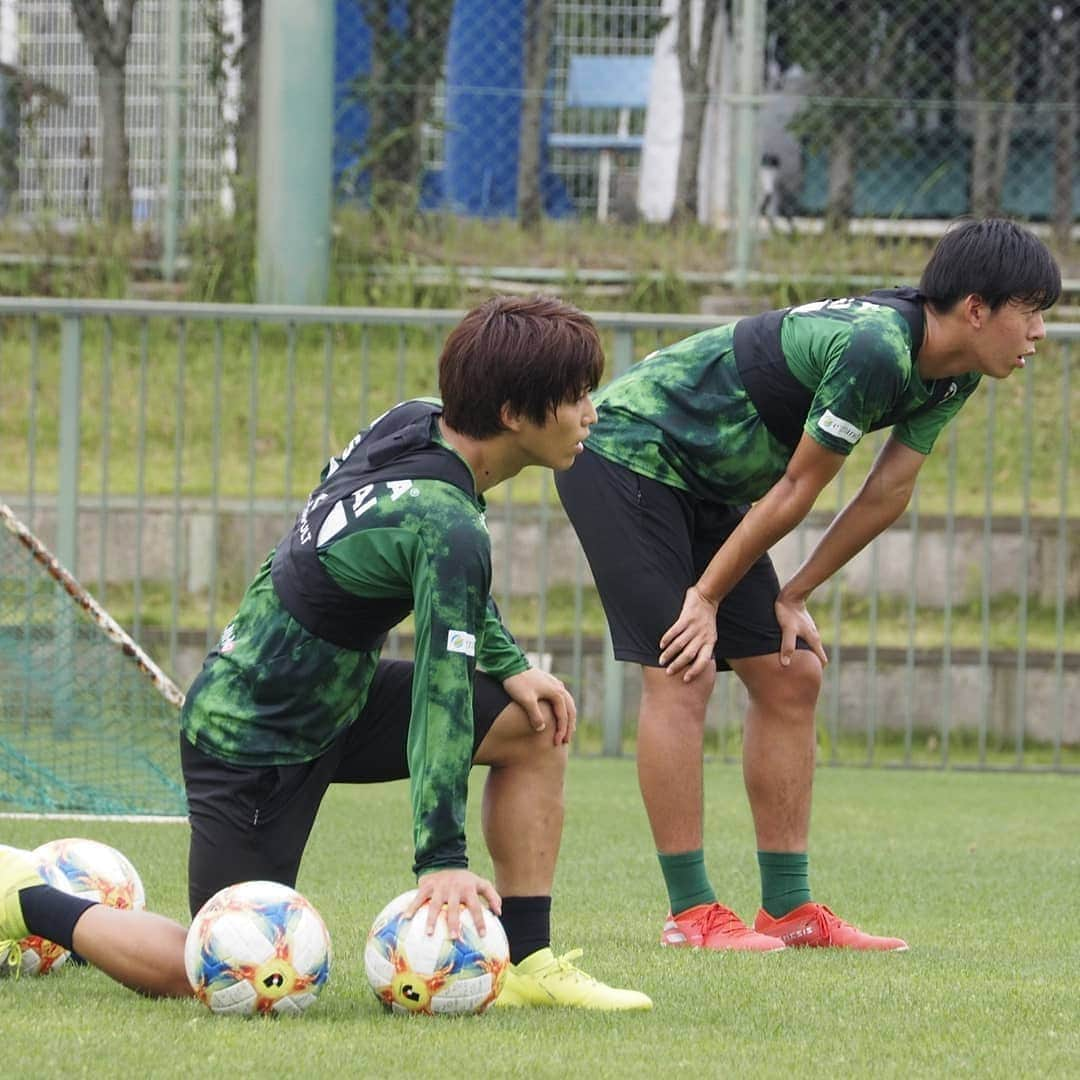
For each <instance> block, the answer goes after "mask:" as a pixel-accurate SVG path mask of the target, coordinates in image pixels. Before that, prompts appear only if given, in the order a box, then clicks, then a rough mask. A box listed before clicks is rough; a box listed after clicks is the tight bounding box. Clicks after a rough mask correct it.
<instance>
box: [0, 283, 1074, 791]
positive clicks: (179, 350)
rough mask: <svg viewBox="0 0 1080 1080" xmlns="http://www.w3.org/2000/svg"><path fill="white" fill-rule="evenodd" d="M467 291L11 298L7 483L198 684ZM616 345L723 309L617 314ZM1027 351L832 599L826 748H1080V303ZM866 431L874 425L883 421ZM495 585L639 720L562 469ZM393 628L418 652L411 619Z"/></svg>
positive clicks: (532, 630) (513, 525)
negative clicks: (314, 495) (1079, 365)
mask: <svg viewBox="0 0 1080 1080" xmlns="http://www.w3.org/2000/svg"><path fill="white" fill-rule="evenodd" d="M460 315H461V312H458V311H446V310H438V311H415V310H404V309H376V308H363V309H345V308H316V307H266V306H246V305H212V304H181V303H151V302H136V301H124V302H119V301H118V302H110V301H60V300H14V299H9V300H0V498H2V499H3V500H4V501H6V502H8V503H9V504H10V505H12V506H13V508H14V509H15V510H16V512H17V513H18V514H19V515H20V516H21V517H22V518H23V519H24V520H25V521H27V522H28V523H29V524H30V525H31V527H32V528H33V529H34V530H35V531H36V532H37V533H38V534H39V535H40V536H41V537H42V539H44V540H45V541H46V542H47V543H48V544H49V545H50V546H51V547H52V548H53V550H54V551H55V552H56V554H57V555H58V556H59V557H60V559H61V561H62V562H63V563H64V564H65V565H66V566H68V567H70V568H72V569H73V570H74V571H75V573H76V576H77V577H79V578H80V580H81V581H82V582H83V583H84V584H85V585H86V586H88V587H89V588H90V589H91V591H93V592H94V594H95V595H96V596H97V598H98V599H99V600H100V601H101V602H102V603H103V604H104V605H105V606H106V607H107V608H108V609H109V610H110V611H112V612H113V613H114V614H119V615H120V616H121V617H122V620H123V621H125V622H126V623H127V624H128V625H129V628H130V629H131V631H132V633H133V635H134V636H135V638H136V639H137V640H139V641H140V642H141V643H143V644H144V645H145V646H146V647H147V648H148V649H149V651H151V653H152V654H154V655H155V658H156V659H158V661H159V662H160V663H161V664H162V666H163V667H164V668H165V669H166V670H167V671H168V672H169V673H170V674H171V675H173V677H175V678H176V679H177V680H178V681H179V682H180V683H181V684H185V683H186V682H187V681H188V680H189V679H190V677H191V676H192V675H193V674H194V672H195V670H197V667H198V664H199V663H201V660H202V656H203V654H204V652H205V649H206V647H207V645H208V644H209V643H211V642H212V641H213V640H214V639H215V638H216V637H217V634H218V633H219V631H220V628H221V626H222V625H224V623H225V622H226V621H227V619H228V617H229V615H230V614H231V613H232V610H233V607H234V605H235V603H236V602H237V600H238V599H239V596H240V593H241V592H242V590H243V587H244V586H245V584H246V582H247V580H248V579H249V578H250V576H251V574H252V573H253V572H254V569H255V567H256V566H257V564H258V562H259V561H260V560H261V558H262V557H263V555H264V554H265V552H266V551H267V550H269V548H270V546H272V545H273V543H274V542H275V541H276V540H277V538H278V536H279V535H280V534H281V532H283V531H284V529H285V528H286V527H287V526H288V525H289V524H290V523H291V521H292V518H293V515H294V514H295V512H296V509H297V507H298V505H299V503H300V502H301V501H302V499H303V497H304V495H305V494H306V492H307V490H308V488H310V487H311V486H313V485H314V483H315V481H316V479H317V476H318V471H319V469H320V468H321V466H322V464H323V462H324V461H325V459H326V457H327V456H329V454H330V453H331V452H334V451H336V450H337V449H339V448H340V446H342V445H344V443H345V442H347V441H348V439H349V438H350V437H351V436H352V434H353V433H354V432H355V431H356V430H357V429H358V428H359V427H360V426H363V424H364V423H366V422H367V421H369V420H370V419H371V418H373V417H374V416H376V415H377V414H378V413H379V412H381V411H382V410H383V409H384V408H386V407H387V406H388V405H389V404H392V403H393V402H394V401H396V400H400V399H401V398H403V397H408V396H412V395H415V394H420V393H431V392H433V391H434V390H435V387H436V378H435V361H436V358H437V355H438V352H439V347H440V344H441V338H442V335H443V334H444V333H445V332H446V331H447V330H448V329H449V328H450V327H451V326H452V325H453V324H455V323H456V322H457V320H458V319H459V318H460ZM594 319H595V321H596V322H597V324H598V325H599V327H600V328H601V330H602V332H603V334H604V335H605V339H606V343H607V351H608V357H609V370H613V371H614V372H618V371H621V370H625V369H626V368H627V367H628V366H629V365H630V364H631V363H632V362H633V361H634V360H635V359H638V358H640V357H642V356H644V355H645V354H646V353H648V352H649V351H651V350H652V349H653V348H655V347H656V346H657V344H660V343H663V342H667V341H672V340H675V339H677V338H679V337H682V336H685V335H687V334H689V333H692V332H694V331H696V330H699V329H703V328H705V327H707V326H712V325H715V323H716V322H717V321H720V320H718V319H716V318H715V317H708V316H669V315H641V314H638V315H629V314H614V313H597V314H595V315H594ZM1049 338H1050V340H1049V342H1047V343H1046V345H1045V346H1044V347H1043V349H1041V350H1040V353H1039V355H1038V357H1037V358H1035V360H1034V361H1033V362H1031V363H1029V365H1028V367H1027V368H1026V369H1025V371H1024V372H1023V373H1021V374H1020V375H1018V376H1017V377H1016V378H1014V379H1011V380H1009V381H1008V382H1005V383H1000V384H998V383H991V384H989V385H988V386H987V387H985V388H984V389H982V390H980V391H979V393H978V394H977V395H976V397H975V398H974V399H973V400H972V402H971V403H970V404H969V405H968V406H967V407H966V408H965V409H964V410H963V411H962V412H961V414H960V418H959V420H958V422H957V423H956V424H954V425H952V426H951V427H950V428H949V429H947V431H946V433H945V435H944V436H943V437H942V440H941V441H940V443H939V446H938V448H937V449H936V450H935V452H934V454H932V455H931V458H930V461H929V462H928V465H927V466H926V467H925V468H924V470H923V476H922V477H921V478H920V483H919V487H918V490H917V492H916V495H915V498H914V499H913V501H912V505H911V506H910V507H909V510H908V512H907V513H906V514H905V515H904V517H903V518H902V519H901V520H900V521H899V522H898V523H897V524H896V525H894V527H893V528H892V529H891V530H890V531H889V532H888V533H887V534H885V535H883V536H882V537H880V538H879V539H878V540H877V541H875V543H874V544H873V545H872V546H871V547H870V548H869V549H868V550H867V551H865V552H863V553H862V554H861V555H860V556H859V557H857V558H856V559H855V560H853V561H852V563H851V564H849V566H847V567H845V568H844V570H843V571H842V572H841V573H839V574H838V575H837V576H836V578H835V579H834V580H833V581H832V582H830V583H828V584H827V585H826V586H823V587H822V589H821V590H820V593H819V595H818V596H816V597H815V598H814V602H813V604H812V608H813V610H814V612H815V615H816V618H817V620H818V623H819V626H820V627H821V629H822V631H823V635H824V637H825V639H826V642H827V645H828V648H829V650H830V654H831V657H832V662H831V664H830V665H829V668H828V669H827V673H826V686H825V689H824V692H823V694H822V700H821V704H820V732H821V748H820V753H821V760H822V761H825V762H829V763H836V764H840V763H850V762H858V763H868V764H899V765H906V766H918V765H927V766H938V767H940V766H951V765H963V764H971V765H974V766H977V767H984V768H990V767H1007V768H1036V767H1049V768H1054V769H1061V770H1063V769H1068V768H1072V767H1075V766H1077V765H1078V764H1080V710H1078V709H1077V708H1076V706H1077V704H1080V543H1078V541H1080V522H1078V520H1077V518H1076V517H1075V516H1074V515H1075V514H1076V512H1077V511H1076V496H1077V488H1078V484H1080V469H1078V467H1077V466H1078V460H1077V459H1078V455H1080V440H1077V439H1075V437H1073V436H1072V432H1071V426H1072V424H1073V422H1074V421H1075V420H1076V419H1077V418H1078V417H1080V386H1078V385H1077V381H1076V379H1075V375H1074V373H1073V371H1072V367H1073V362H1072V356H1073V348H1074V343H1075V342H1076V340H1077V339H1078V338H1080V325H1073V324H1052V325H1051V326H1050V328H1049ZM865 441H866V442H867V443H870V442H871V441H872V440H865ZM873 451H874V446H872V445H867V446H866V447H860V448H858V449H857V450H856V453H855V454H854V455H853V458H854V460H853V461H852V462H851V463H849V464H848V466H847V468H846V469H845V470H843V471H842V472H841V474H840V477H839V478H838V480H837V481H836V482H835V484H834V486H833V487H832V488H831V489H830V490H829V491H827V492H826V493H825V494H824V495H823V497H822V500H820V502H819V507H818V508H817V509H816V510H815V511H814V512H813V513H812V514H811V515H810V516H809V517H808V518H807V520H806V521H805V522H804V523H803V524H802V525H801V526H800V527H799V529H798V530H797V531H796V532H795V533H793V534H792V535H791V536H790V537H788V538H786V539H785V540H784V541H783V542H782V543H781V544H780V545H778V546H777V548H776V549H774V552H773V556H774V560H775V561H776V563H777V566H778V570H779V572H780V574H781V577H783V576H784V574H785V573H786V572H790V570H792V569H793V568H794V567H795V566H796V565H797V564H798V562H799V561H801V559H802V558H803V556H804V555H805V554H806V552H807V551H808V550H809V548H810V546H811V545H812V544H813V543H814V542H815V540H816V538H817V536H819V535H820V533H821V531H822V530H823V528H824V526H825V524H827V522H828V520H829V519H830V518H831V515H832V513H833V512H834V511H835V509H836V507H838V506H839V505H841V504H842V502H843V501H844V499H845V497H846V496H847V495H850V493H851V492H852V491H853V490H854V486H855V484H856V483H857V476H858V472H859V470H860V468H863V467H864V466H865V464H867V463H868V461H869V455H870V454H872V452H873ZM489 524H490V527H491V532H492V540H493V558H494V565H495V578H494V582H495V584H494V591H495V594H496V598H497V600H498V601H499V603H500V607H501V608H502V609H503V610H504V614H507V615H508V622H509V623H510V625H511V627H512V629H514V631H515V633H516V634H517V635H518V637H519V640H521V641H522V643H523V644H524V645H525V646H526V647H527V648H528V649H529V650H530V651H532V652H533V653H534V654H536V655H537V657H538V658H540V661H541V662H543V663H545V664H547V665H549V666H551V667H552V668H553V669H554V670H556V671H558V672H559V674H560V675H563V676H564V677H565V678H566V680H567V681H568V683H569V684H570V685H571V686H572V688H573V689H574V691H575V693H576V695H577V697H578V701H579V709H580V712H581V715H582V717H583V719H584V720H585V721H586V722H587V724H591V725H592V726H593V728H594V730H595V732H596V735H595V736H594V738H595V740H596V741H597V742H598V746H599V748H600V749H601V750H602V751H603V752H604V753H608V754H617V753H620V752H622V750H623V749H624V747H626V746H627V744H628V742H629V740H630V738H631V737H632V726H633V719H632V718H633V714H634V712H635V711H636V707H635V695H636V693H637V691H638V685H639V684H638V682H637V673H636V669H633V668H631V667H630V666H624V665H620V664H617V663H616V662H615V661H614V660H613V658H612V657H611V654H610V646H609V645H607V644H606V640H605V638H604V628H603V619H602V616H601V614H600V611H599V606H598V604H597V602H596V598H595V593H594V590H593V589H592V586H591V581H590V579H589V575H588V570H587V567H586V566H585V564H584V560H583V558H582V556H581V554H580V550H579V548H578V546H577V542H576V539H575V538H574V536H573V534H572V532H571V531H570V529H569V526H568V525H567V523H566V521H565V518H564V516H563V514H562V512H561V509H560V508H559V506H558V500H557V498H555V497H554V495H553V492H552V487H551V484H550V478H549V476H548V475H547V474H544V473H542V471H541V470H530V471H527V472H525V473H523V474H522V475H521V476H520V477H518V478H515V479H514V480H513V481H510V482H507V483H506V484H505V485H503V486H502V488H501V490H500V489H495V490H494V491H493V492H491V493H490V499H489ZM391 647H393V648H395V649H397V650H399V651H404V652H407V651H408V648H409V640H408V629H407V627H406V628H403V630H402V632H401V633H400V634H399V635H396V636H395V638H394V639H392V642H391ZM741 698H742V691H741V687H740V686H739V685H738V684H737V681H736V680H735V679H734V678H733V677H730V676H725V677H722V680H721V683H720V686H719V688H718V690H717V692H716V693H715V694H714V702H713V705H712V707H711V711H710V740H711V742H710V745H711V747H712V748H713V750H714V751H715V753H717V754H718V755H720V756H723V757H725V758H731V757H737V756H738V752H739V739H740V735H741V720H740V719H739V715H740V708H741Z"/></svg>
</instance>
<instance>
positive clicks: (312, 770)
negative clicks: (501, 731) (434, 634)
mask: <svg viewBox="0 0 1080 1080" xmlns="http://www.w3.org/2000/svg"><path fill="white" fill-rule="evenodd" d="M412 673H413V665H412V662H411V661H406V660H381V661H380V662H379V666H378V668H377V670H376V672H375V676H374V678H373V679H372V682H371V689H370V693H369V694H368V698H367V702H366V704H365V705H364V708H363V710H362V711H361V712H360V714H359V716H357V718H356V720H355V721H354V722H353V723H352V724H351V725H350V726H349V727H347V728H346V729H345V730H344V731H343V732H342V733H341V734H340V735H339V736H338V738H337V740H336V741H335V742H334V743H333V744H332V745H331V746H330V747H329V749H327V750H326V751H325V752H324V753H323V754H322V755H321V756H320V757H317V758H315V759H314V760H312V761H305V762H302V763H301V764H299V765H264V766H244V765H232V764H230V763H229V762H227V761H222V760H221V759H220V758H215V757H212V756H210V755H209V754H205V753H203V752H202V751H201V750H198V749H196V748H195V747H194V746H192V745H191V743H190V742H188V740H187V739H186V738H185V737H184V736H183V735H181V736H180V760H181V765H182V768H183V772H184V784H185V787H186V788H187V799H188V818H189V821H190V823H191V846H190V849H189V852H188V904H189V905H190V907H191V914H192V915H194V914H195V913H196V912H197V911H198V910H199V908H201V907H202V905H203V904H204V903H205V902H206V901H207V900H208V899H209V898H210V897H211V896H213V894H214V893H216V892H217V891H218V889H222V888H224V887H225V886H226V885H233V884H235V883H236V882H239V881H256V880H260V881H280V882H281V883H282V884H285V885H289V886H295V884H296V876H297V874H298V872H299V870H300V858H301V856H302V855H303V852H304V846H305V845H306V844H307V840H308V836H309V835H310V833H311V827H312V825H313V824H314V823H315V815H316V813H317V812H318V809H319V805H320V803H321V802H322V798H323V795H325V794H326V789H327V787H329V785H330V784H377V783H380V782H382V781H385V780H403V779H405V778H406V777H407V776H408V775H409V765H408V761H407V759H406V750H405V747H406V740H407V738H408V734H409V718H410V716H411V713H412ZM510 700H511V699H510V696H509V695H508V694H507V693H506V691H505V690H504V689H503V688H502V684H501V683H499V682H497V681H496V680H495V679H493V678H492V677H491V676H490V675H486V674H484V673H483V672H477V673H476V678H475V681H474V683H473V727H474V735H473V752H474V753H475V752H476V749H477V747H479V745H480V743H481V742H482V741H483V739H484V736H485V735H487V733H488V731H489V730H490V728H491V725H492V724H493V723H494V722H495V718H496V717H497V716H498V715H499V713H501V712H502V711H503V709H505V708H506V706H507V705H509V704H510Z"/></svg>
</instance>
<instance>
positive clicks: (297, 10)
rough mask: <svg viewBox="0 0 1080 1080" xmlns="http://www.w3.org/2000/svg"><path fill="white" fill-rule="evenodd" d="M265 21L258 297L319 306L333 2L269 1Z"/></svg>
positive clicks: (324, 255) (326, 244)
mask: <svg viewBox="0 0 1080 1080" xmlns="http://www.w3.org/2000/svg"><path fill="white" fill-rule="evenodd" d="M261 22H262V26H261V39H260V57H259V69H260V78H259V166H258V211H257V232H256V241H257V251H258V254H257V275H256V276H257V292H258V299H259V302H260V303H263V304H321V303H325V301H326V293H327V283H328V278H329V257H330V194H331V191H330V189H331V182H332V172H331V170H332V153H333V133H334V87H333V80H334V4H333V0H306V2H305V3H302V4H299V3H296V2H295V0H265V2H264V3H263V8H262V20H261Z"/></svg>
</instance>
